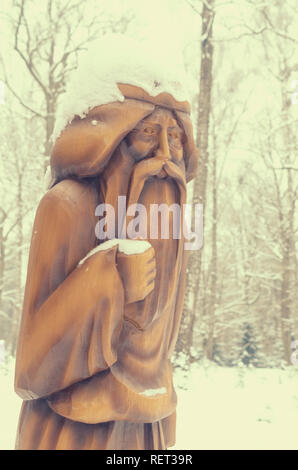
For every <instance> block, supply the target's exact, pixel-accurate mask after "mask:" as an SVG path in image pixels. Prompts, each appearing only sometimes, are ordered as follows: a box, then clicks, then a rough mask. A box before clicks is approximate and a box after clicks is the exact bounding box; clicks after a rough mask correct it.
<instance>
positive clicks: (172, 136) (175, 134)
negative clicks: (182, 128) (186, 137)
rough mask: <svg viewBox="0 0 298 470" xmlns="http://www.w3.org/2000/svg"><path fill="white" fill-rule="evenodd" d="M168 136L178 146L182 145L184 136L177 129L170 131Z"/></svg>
mask: <svg viewBox="0 0 298 470" xmlns="http://www.w3.org/2000/svg"><path fill="white" fill-rule="evenodd" d="M168 137H169V139H170V140H171V141H172V143H173V144H174V145H175V146H176V147H181V146H182V138H181V134H180V132H178V131H177V130H175V129H172V130H169V131H168Z"/></svg>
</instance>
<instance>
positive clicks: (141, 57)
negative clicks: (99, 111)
mask: <svg viewBox="0 0 298 470" xmlns="http://www.w3.org/2000/svg"><path fill="white" fill-rule="evenodd" d="M117 83H124V84H129V85H135V86H139V87H141V88H143V89H144V90H145V91H147V92H148V93H149V94H150V95H151V96H157V95H159V94H160V93H163V92H167V93H170V94H171V95H172V96H173V97H174V98H175V99H176V100H177V101H189V102H190V101H191V99H190V97H191V94H190V90H191V84H190V78H189V77H188V76H187V74H186V71H185V67H184V63H183V55H182V51H180V50H179V48H177V44H176V43H175V45H173V44H172V45H169V44H167V46H165V44H160V47H159V48H156V47H154V45H153V44H152V43H151V42H149V41H146V42H145V41H137V40H134V39H132V38H128V37H125V36H123V35H118V34H115V35H112V36H105V37H104V38H102V39H100V40H97V41H96V42H94V43H93V45H92V46H91V47H90V48H89V49H88V51H85V52H82V53H81V56H80V57H79V62H78V68H77V69H76V71H75V72H74V74H73V76H72V78H71V79H70V81H69V84H68V86H67V90H66V92H65V93H64V94H63V96H62V98H61V103H60V106H59V109H58V113H57V119H56V124H55V128H54V132H53V136H52V138H53V140H54V141H55V139H56V138H57V137H59V135H60V133H61V132H62V130H63V129H64V128H65V126H66V125H67V124H68V123H70V122H71V121H72V119H73V118H74V116H75V115H77V116H80V117H84V116H85V115H86V114H87V113H88V110H90V109H91V108H93V107H95V106H100V105H102V104H107V103H112V102H114V101H124V97H123V95H122V93H121V92H120V90H119V88H118V86H117Z"/></svg>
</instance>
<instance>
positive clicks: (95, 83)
mask: <svg viewBox="0 0 298 470" xmlns="http://www.w3.org/2000/svg"><path fill="white" fill-rule="evenodd" d="M116 38H117V39H116ZM119 38H120V39H119ZM104 44H105V46H104ZM157 52H158V51H156V50H155V49H154V50H153V48H151V49H150V47H149V45H148V44H147V45H145V44H142V45H141V46H140V44H136V43H135V42H133V41H132V40H131V39H127V38H125V37H124V36H114V37H113V40H112V41H110V40H107V39H105V38H104V39H103V40H101V41H99V42H96V44H94V45H93V46H92V48H90V49H89V51H87V52H86V53H85V55H84V56H82V57H81V61H80V63H79V66H78V69H77V71H76V73H75V74H74V76H73V78H72V80H71V81H70V83H69V86H68V90H67V91H66V93H65V94H64V96H63V100H62V103H61V106H60V111H59V112H58V115H57V121H56V126H55V130H54V136H53V137H54V139H55V143H54V147H53V150H52V154H51V172H52V177H53V178H54V179H55V181H56V182H57V181H59V180H61V179H64V178H67V177H79V178H86V177H93V176H96V175H99V174H100V173H101V172H102V171H103V169H104V168H105V167H106V166H107V164H108V162H109V160H110V158H111V156H112V154H113V152H114V151H115V150H116V148H117V146H118V145H119V144H120V143H121V142H122V140H123V139H125V137H126V136H127V135H128V134H129V132H131V131H132V130H133V129H134V128H135V126H136V125H137V124H138V123H139V122H140V121H141V120H143V119H144V118H146V117H147V116H149V115H150V114H152V113H153V111H154V109H156V107H158V106H161V107H164V108H168V109H170V110H171V111H172V112H173V114H174V115H175V118H176V119H177V122H178V124H179V125H180V126H181V127H182V128H183V130H184V134H185V141H184V144H183V146H184V161H185V171H186V180H187V181H190V180H191V179H192V178H193V177H194V174H195V171H196V167H197V161H198V151H197V148H196V146H195V143H194V139H193V130H192V124H191V120H190V116H189V113H190V105H189V102H188V92H187V87H186V88H185V85H186V84H187V78H186V76H185V72H184V67H183V61H182V55H179V53H178V52H177V51H176V49H175V50H172V51H171V52H170V51H168V52H167V53H166V52H165V50H163V51H162V52H160V51H159V54H158V53H157ZM87 116H88V117H87ZM92 116H93V117H92ZM86 117H87V118H86ZM85 118H86V119H85Z"/></svg>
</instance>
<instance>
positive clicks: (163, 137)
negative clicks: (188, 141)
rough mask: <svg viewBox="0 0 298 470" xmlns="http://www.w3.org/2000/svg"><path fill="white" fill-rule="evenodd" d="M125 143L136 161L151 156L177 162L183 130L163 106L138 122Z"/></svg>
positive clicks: (179, 155) (181, 152)
mask: <svg viewBox="0 0 298 470" xmlns="http://www.w3.org/2000/svg"><path fill="white" fill-rule="evenodd" d="M127 144H128V148H129V150H130V153H131V155H132V156H133V157H134V159H135V160H136V161H139V160H142V159H144V158H152V157H153V158H159V159H162V160H164V161H167V160H173V161H174V162H175V163H177V164H179V162H181V160H182V159H183V131H182V129H181V128H180V127H179V125H178V123H177V121H176V119H175V117H174V115H173V113H172V112H171V111H169V110H166V109H163V108H158V109H156V110H155V111H154V112H153V113H152V114H151V115H150V116H148V117H147V118H145V119H143V120H142V121H141V122H139V123H138V125H137V126H136V128H135V129H133V131H132V132H130V134H128V136H127Z"/></svg>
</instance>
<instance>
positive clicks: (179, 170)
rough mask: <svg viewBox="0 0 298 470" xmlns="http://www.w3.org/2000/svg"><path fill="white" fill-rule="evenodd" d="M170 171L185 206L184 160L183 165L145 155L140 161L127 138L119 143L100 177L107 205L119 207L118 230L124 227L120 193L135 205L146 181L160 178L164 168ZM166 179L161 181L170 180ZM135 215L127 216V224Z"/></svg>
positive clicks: (167, 175)
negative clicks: (121, 222) (119, 205)
mask: <svg viewBox="0 0 298 470" xmlns="http://www.w3.org/2000/svg"><path fill="white" fill-rule="evenodd" d="M162 169H164V171H165V173H166V180H168V179H169V178H171V179H172V180H173V181H175V183H176V185H177V187H178V190H179V195H180V197H179V199H180V200H179V201H175V202H176V203H179V204H180V207H181V209H182V208H183V204H185V202H186V180H185V169H184V163H183V162H182V164H181V167H180V166H178V165H177V164H176V163H174V161H173V160H172V161H167V162H166V163H165V164H164V161H163V160H161V159H158V158H156V157H151V158H145V159H142V160H140V161H138V162H137V163H136V161H135V159H134V158H133V157H132V155H131V153H130V151H129V148H128V147H127V144H126V142H125V141H122V143H121V144H120V145H119V147H118V149H117V150H116V151H115V153H114V155H113V157H112V159H111V160H110V162H109V165H108V166H107V168H106V169H105V171H104V173H103V177H100V186H101V192H102V194H103V197H104V201H105V204H110V205H111V206H112V207H113V208H114V210H115V216H116V217H115V220H116V233H120V231H121V229H122V227H120V228H118V226H117V221H118V213H117V209H118V196H126V197H127V199H126V203H127V207H126V208H128V207H129V206H130V205H132V204H136V203H138V202H139V199H140V196H141V194H142V191H143V188H144V185H145V183H146V181H148V180H150V179H151V178H158V175H159V174H160V172H161V170H162ZM166 180H165V179H164V178H163V179H161V180H160V181H166ZM131 218H133V216H130V217H127V223H128V222H129V220H131Z"/></svg>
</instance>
